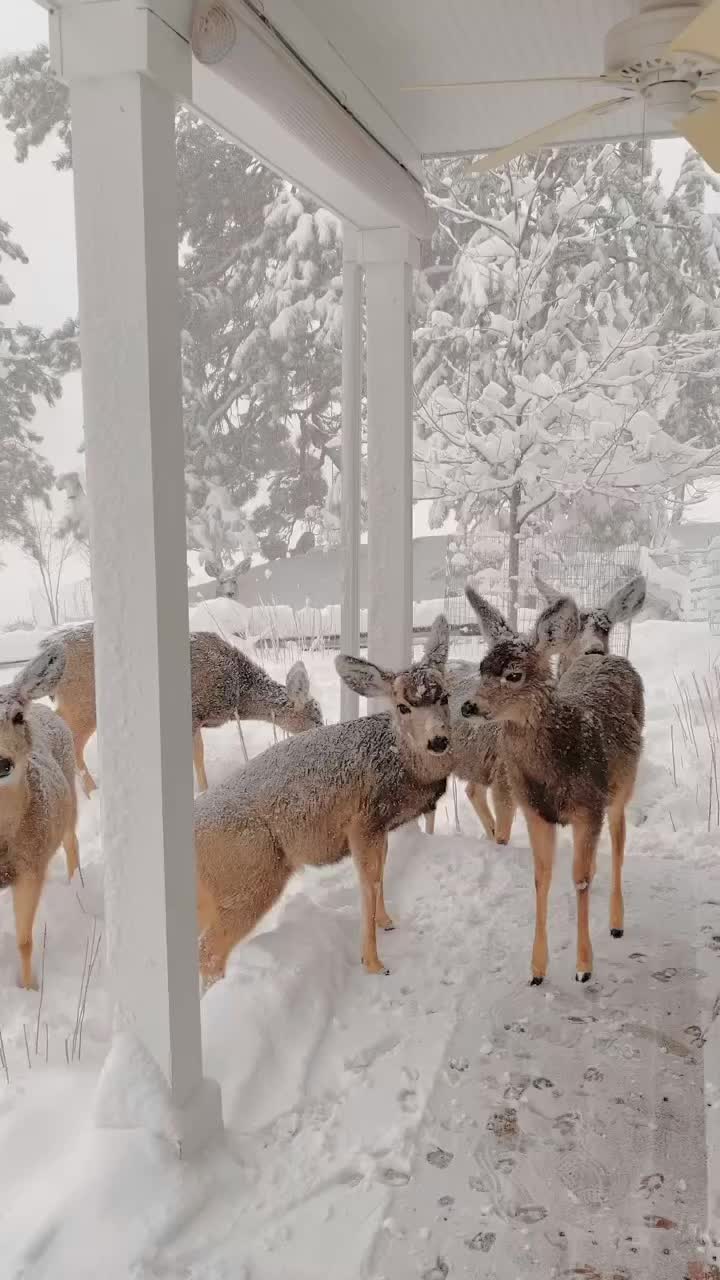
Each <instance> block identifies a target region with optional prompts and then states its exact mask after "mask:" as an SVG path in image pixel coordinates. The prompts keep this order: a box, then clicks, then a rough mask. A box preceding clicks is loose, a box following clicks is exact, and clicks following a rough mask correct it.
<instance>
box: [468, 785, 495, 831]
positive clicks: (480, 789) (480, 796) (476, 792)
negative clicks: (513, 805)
mask: <svg viewBox="0 0 720 1280" xmlns="http://www.w3.org/2000/svg"><path fill="white" fill-rule="evenodd" d="M465 795H466V796H467V798H468V800H469V801H470V803H471V805H472V807H473V809H474V810H475V812H476V814H477V816H478V818H479V819H480V821H481V823H482V825H483V829H484V831H485V835H486V836H487V838H488V840H494V839H495V819H494V818H493V816H492V813H491V812H490V806H489V804H488V802H487V788H486V787H484V786H483V785H482V783H481V782H468V784H467V786H466V788H465Z"/></svg>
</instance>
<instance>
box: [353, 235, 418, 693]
mask: <svg viewBox="0 0 720 1280" xmlns="http://www.w3.org/2000/svg"><path fill="white" fill-rule="evenodd" d="M362 259H363V262H364V265H365V295H366V323H367V416H368V425H367V435H368V459H367V487H368V593H369V619H368V655H369V657H370V658H371V659H372V661H373V662H377V663H379V664H380V665H382V666H388V667H391V668H395V669H398V668H400V667H403V666H404V665H405V664H406V663H407V662H408V660H409V658H410V656H411V653H412V625H413V555H412V498H413V466H412V454H413V398H412V272H413V268H414V267H417V266H419V261H420V246H419V242H418V240H417V239H416V238H415V237H414V236H412V235H410V234H409V233H408V232H407V231H404V230H402V229H400V228H389V229H388V230H384V231H365V232H363V233H362Z"/></svg>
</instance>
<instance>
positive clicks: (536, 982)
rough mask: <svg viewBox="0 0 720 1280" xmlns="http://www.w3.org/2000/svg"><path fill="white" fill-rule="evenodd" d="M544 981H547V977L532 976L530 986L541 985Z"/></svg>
mask: <svg viewBox="0 0 720 1280" xmlns="http://www.w3.org/2000/svg"><path fill="white" fill-rule="evenodd" d="M544 981H545V979H544V978H535V977H532V978H531V979H530V986H531V987H541V986H542V984H543V982H544Z"/></svg>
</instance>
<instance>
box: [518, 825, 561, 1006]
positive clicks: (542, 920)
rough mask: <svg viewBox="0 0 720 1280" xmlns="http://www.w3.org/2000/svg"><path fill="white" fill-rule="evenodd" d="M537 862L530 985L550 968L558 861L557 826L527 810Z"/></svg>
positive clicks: (541, 979)
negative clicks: (550, 916)
mask: <svg viewBox="0 0 720 1280" xmlns="http://www.w3.org/2000/svg"><path fill="white" fill-rule="evenodd" d="M525 818H526V821H527V828H528V835H529V836H530V844H531V845H532V851H533V862H534V865H535V939H534V942H533V949H532V979H531V984H530V985H531V986H533V987H539V986H540V984H541V983H542V982H543V980H544V978H545V976H546V974H547V969H548V939H547V911H548V898H549V897H550V885H551V884H552V875H553V866H554V863H555V840H556V836H557V831H556V828H555V827H554V826H553V824H552V823H550V822H545V820H544V819H543V818H541V817H540V816H539V814H537V813H533V811H532V810H531V809H528V810H527V811H526V813H525Z"/></svg>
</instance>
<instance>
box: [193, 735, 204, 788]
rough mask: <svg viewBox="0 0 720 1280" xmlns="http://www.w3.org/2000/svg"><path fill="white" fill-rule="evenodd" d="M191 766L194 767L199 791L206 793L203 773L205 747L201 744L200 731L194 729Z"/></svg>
mask: <svg viewBox="0 0 720 1280" xmlns="http://www.w3.org/2000/svg"><path fill="white" fill-rule="evenodd" d="M193 764H194V766H195V777H196V778H197V784H198V788H199V790H200V791H207V789H208V780H207V774H206V772H205V747H204V744H203V738H202V730H201V729H196V730H195V732H194V734H193Z"/></svg>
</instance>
